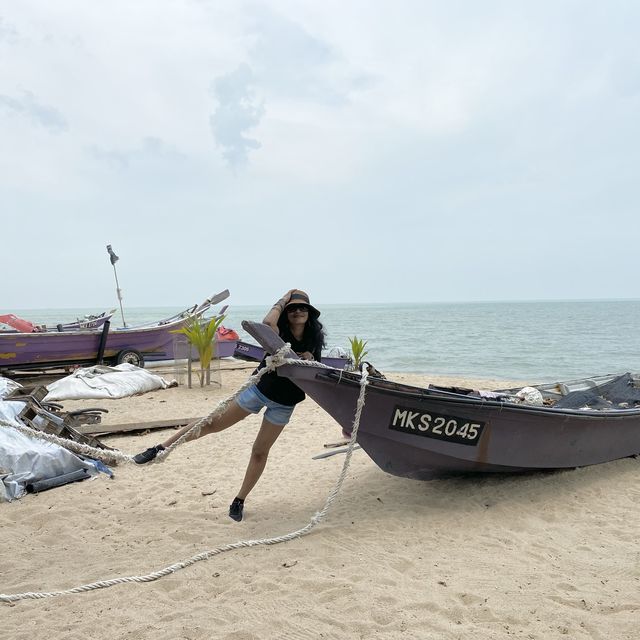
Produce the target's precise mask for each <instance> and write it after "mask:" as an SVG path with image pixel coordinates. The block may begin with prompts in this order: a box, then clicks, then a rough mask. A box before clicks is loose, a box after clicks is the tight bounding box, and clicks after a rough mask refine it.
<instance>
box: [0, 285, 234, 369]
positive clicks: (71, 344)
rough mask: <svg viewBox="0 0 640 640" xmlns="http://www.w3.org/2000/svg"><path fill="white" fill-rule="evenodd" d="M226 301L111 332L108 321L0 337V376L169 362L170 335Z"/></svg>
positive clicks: (217, 297)
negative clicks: (92, 326)
mask: <svg viewBox="0 0 640 640" xmlns="http://www.w3.org/2000/svg"><path fill="white" fill-rule="evenodd" d="M228 297H229V291H228V290H225V291H222V292H220V293H218V294H216V295H214V296H212V297H211V298H207V299H206V300H205V301H204V302H202V303H201V304H200V305H195V306H193V307H189V308H188V309H185V310H184V311H182V312H180V313H178V314H175V315H173V316H171V317H169V318H164V319H162V320H159V321H158V322H155V323H148V324H144V325H140V326H137V327H120V328H116V329H111V327H110V321H109V320H108V319H106V320H105V322H104V323H103V324H102V326H98V327H97V328H90V329H84V328H81V329H77V330H69V331H41V332H20V331H13V332H9V331H8V332H4V333H3V332H0V373H1V372H2V371H12V370H26V369H30V370H43V369H52V368H68V367H73V366H77V365H79V366H85V365H90V364H96V363H106V364H120V363H122V362H128V363H130V364H134V365H136V366H138V367H143V366H144V363H145V361H157V360H171V359H173V358H174V344H175V339H176V334H175V331H176V330H178V329H180V328H182V327H183V326H184V324H185V323H186V322H187V321H188V320H189V319H190V318H192V317H193V316H194V315H195V316H197V317H202V316H203V315H204V314H205V312H207V311H208V310H209V309H211V307H213V306H215V305H217V304H219V303H220V302H222V301H223V300H225V299H226V298H228Z"/></svg>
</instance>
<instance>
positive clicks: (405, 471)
mask: <svg viewBox="0 0 640 640" xmlns="http://www.w3.org/2000/svg"><path fill="white" fill-rule="evenodd" d="M242 324H243V327H244V328H245V330H246V331H247V332H248V333H250V334H251V335H252V336H253V337H254V338H255V339H256V340H258V342H259V343H260V344H261V345H262V346H263V347H264V348H265V349H267V351H269V352H273V351H274V350H277V349H279V348H280V347H281V346H282V344H283V342H282V340H281V339H280V338H279V337H278V336H277V335H276V334H275V333H274V332H273V331H272V330H271V329H270V328H269V327H267V326H266V325H260V324H257V323H250V322H246V321H245V322H243V323H242ZM292 357H293V356H292ZM278 374H279V375H283V376H286V377H288V378H290V379H291V380H293V381H294V382H295V383H296V385H298V386H299V387H300V388H301V389H303V390H304V391H305V392H306V393H307V394H308V395H309V396H310V397H311V398H313V399H314V400H315V401H316V402H317V403H318V404H319V405H320V406H321V407H322V408H323V409H324V410H325V411H327V413H329V414H330V415H331V416H332V417H333V418H334V419H335V420H336V421H337V422H338V423H339V424H340V425H341V426H342V428H343V429H344V430H345V431H347V432H350V431H351V429H352V425H353V419H354V415H355V409H356V401H357V399H358V396H359V393H360V376H359V375H356V374H352V373H347V372H342V371H336V370H332V369H325V368H320V367H313V366H309V365H296V364H288V365H284V366H282V367H280V368H279V369H278ZM357 440H358V443H359V444H360V445H361V446H362V448H363V449H364V450H365V451H366V453H367V454H368V455H369V456H370V457H371V458H372V459H373V461H374V462H375V463H376V464H377V465H378V466H379V467H380V468H381V469H382V470H383V471H386V472H387V473H390V474H393V475H397V476H402V477H407V478H414V479H418V480H425V479H430V478H433V477H436V476H440V475H449V474H461V473H478V472H482V473H485V472H488V473H513V472H525V471H534V470H536V471H540V470H552V469H568V468H575V467H582V466H587V465H592V464H599V463H603V462H609V461H611V460H616V459H619V458H625V457H629V456H634V455H637V454H638V453H640V375H639V374H631V373H624V374H621V375H607V376H600V377H594V378H586V379H583V380H573V381H569V382H559V383H552V384H543V385H537V386H535V387H526V388H524V389H520V390H517V389H500V390H497V391H486V392H485V391H477V390H472V389H462V388H456V387H438V386H433V385H431V386H429V387H428V388H419V387H413V386H410V385H405V384H398V383H395V382H390V381H388V380H383V379H379V378H378V379H376V378H373V377H371V378H369V384H368V386H367V389H366V396H365V404H364V408H363V411H362V416H361V421H360V426H359V429H358V435H357Z"/></svg>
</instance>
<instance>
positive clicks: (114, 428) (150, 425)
mask: <svg viewBox="0 0 640 640" xmlns="http://www.w3.org/2000/svg"><path fill="white" fill-rule="evenodd" d="M198 419H199V418H173V419H171V420H154V421H152V422H127V423H124V424H102V423H99V424H83V425H81V426H80V427H76V431H79V432H80V433H83V434H85V435H98V434H103V435H104V434H106V433H126V432H127V431H147V430H152V429H170V428H171V427H183V426H184V425H185V424H189V423H190V422H193V421H194V420H198Z"/></svg>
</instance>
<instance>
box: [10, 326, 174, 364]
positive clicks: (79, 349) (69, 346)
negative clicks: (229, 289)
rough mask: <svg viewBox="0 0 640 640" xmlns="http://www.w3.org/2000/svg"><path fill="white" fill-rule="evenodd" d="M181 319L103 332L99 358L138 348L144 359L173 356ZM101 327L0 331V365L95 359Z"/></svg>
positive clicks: (114, 357) (66, 362)
mask: <svg viewBox="0 0 640 640" xmlns="http://www.w3.org/2000/svg"><path fill="white" fill-rule="evenodd" d="M181 325H182V322H179V323H176V324H175V325H166V326H164V327H153V328H148V329H131V330H127V329H116V330H114V331H109V332H108V333H107V336H106V343H105V348H104V355H103V360H104V361H105V362H112V361H115V360H116V359H117V357H118V354H120V353H121V352H122V351H125V350H131V349H134V350H136V351H139V352H140V353H141V354H142V355H143V356H144V359H145V360H147V361H153V360H166V359H168V358H172V357H173V342H174V337H175V336H174V334H172V333H170V331H171V330H172V329H177V328H180V326H181ZM101 337H102V330H90V331H73V332H60V333H54V332H47V333H13V334H0V369H25V368H31V369H37V368H38V367H45V366H46V367H52V366H58V365H60V366H72V365H76V364H86V363H95V362H96V360H97V358H98V350H99V348H100V340H101Z"/></svg>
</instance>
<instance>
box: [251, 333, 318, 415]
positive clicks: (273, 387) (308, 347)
mask: <svg viewBox="0 0 640 640" xmlns="http://www.w3.org/2000/svg"><path fill="white" fill-rule="evenodd" d="M283 340H285V341H286V342H289V343H290V344H291V348H292V349H293V351H295V352H296V353H302V352H303V351H309V352H310V353H313V357H314V359H315V360H317V361H318V362H320V357H321V353H322V349H321V347H320V346H316V347H314V345H313V343H312V342H311V341H310V340H305V339H304V338H303V339H302V340H296V339H295V338H294V337H293V336H283ZM266 366H267V361H266V358H265V359H264V360H263V361H262V362H261V363H260V365H259V366H258V368H257V369H256V371H260V369H264V367H266ZM258 390H259V391H260V393H262V394H264V395H265V396H266V397H267V398H269V400H273V401H274V402H277V403H279V404H283V405H285V406H286V407H293V406H294V405H296V404H298V402H302V401H303V400H304V399H305V395H304V391H303V390H302V389H300V387H298V386H296V385H295V384H293V382H291V380H289V378H285V377H283V376H279V375H278V374H277V372H276V371H270V372H269V373H265V374H264V375H263V376H262V378H260V381H259V382H258Z"/></svg>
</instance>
